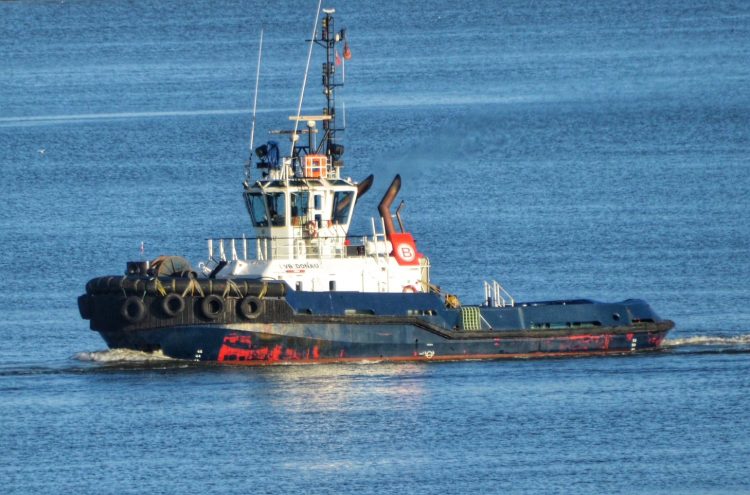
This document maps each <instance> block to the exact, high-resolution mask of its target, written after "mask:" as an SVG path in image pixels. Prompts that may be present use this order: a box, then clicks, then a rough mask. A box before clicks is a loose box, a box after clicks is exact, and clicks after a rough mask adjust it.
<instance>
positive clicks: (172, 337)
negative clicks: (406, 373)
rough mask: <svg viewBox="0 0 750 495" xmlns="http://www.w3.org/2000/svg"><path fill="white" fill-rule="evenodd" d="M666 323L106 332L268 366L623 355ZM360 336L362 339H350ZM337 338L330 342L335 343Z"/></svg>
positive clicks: (653, 343) (185, 354) (142, 346)
mask: <svg viewBox="0 0 750 495" xmlns="http://www.w3.org/2000/svg"><path fill="white" fill-rule="evenodd" d="M668 328H670V326H669V325H668V324H660V325H650V326H647V327H643V328H641V329H607V330H605V331H603V332H602V331H600V332H599V333H592V332H586V331H582V332H577V333H572V334H567V335H565V334H562V333H560V334H558V335H545V336H535V335H526V336H521V335H514V336H511V335H499V336H496V337H492V338H486V337H485V338H479V337H474V338H461V339H445V338H442V337H437V336H436V335H435V334H434V333H431V332H429V331H428V330H425V329H421V328H418V327H414V326H406V325H367V324H358V325H356V326H353V327H348V326H346V325H341V324H317V325H303V324H291V325H290V324H283V325H282V324H268V325H260V324H239V325H230V326H225V325H211V326H188V327H169V328H161V329H148V330H137V331H132V332H101V334H102V336H103V337H104V339H105V340H106V342H107V344H108V345H109V346H110V347H111V348H128V349H136V350H142V351H152V350H160V351H161V352H163V353H164V355H166V356H169V357H173V358H177V359H186V360H192V361H217V362H223V363H232V364H246V365H264V364H280V363H316V362H317V363H331V362H351V361H367V360H378V361H381V360H382V361H446V360H451V361H453V360H466V359H503V358H506V359H507V358H539V357H565V356H581V355H596V354H626V353H633V352H641V351H649V350H651V351H653V350H656V349H658V348H659V346H660V345H661V342H662V340H663V338H664V337H665V335H666V334H667V331H668ZM354 334H357V335H358V336H359V338H358V339H357V338H353V335H354ZM332 337H333V339H332Z"/></svg>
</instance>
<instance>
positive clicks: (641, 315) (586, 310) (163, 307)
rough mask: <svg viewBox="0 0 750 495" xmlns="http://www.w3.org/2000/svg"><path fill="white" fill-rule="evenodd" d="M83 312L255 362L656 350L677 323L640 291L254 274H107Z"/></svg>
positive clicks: (163, 348) (142, 339) (108, 323)
mask: <svg viewBox="0 0 750 495" xmlns="http://www.w3.org/2000/svg"><path fill="white" fill-rule="evenodd" d="M79 309H80V311H81V315H82V317H83V318H85V319H88V320H90V322H91V323H90V325H91V329H92V330H95V331H97V332H99V333H100V334H101V335H102V337H103V338H104V340H105V341H106V342H107V345H108V346H109V347H110V348H125V349H133V350H138V351H144V352H153V351H160V352H162V353H163V354H164V355H166V356H169V357H172V358H177V359H185V360H191V361H211V362H222V363H235V364H251V365H252V364H279V363H326V362H347V361H365V360H378V361H380V360H382V361H404V360H409V361H440V360H462V359H502V358H519V357H561V356H580V355H589V354H590V355H596V354H622V353H634V352H641V351H652V350H655V349H658V348H659V346H660V345H661V343H662V340H663V339H664V337H665V336H666V334H667V332H668V331H669V330H670V329H671V328H672V327H673V326H674V324H673V323H672V322H671V321H669V320H662V319H661V318H659V317H658V315H656V313H655V312H654V311H653V310H652V309H651V307H650V306H649V305H648V304H647V303H646V302H645V301H642V300H637V299H631V300H626V301H622V302H617V303H603V302H597V301H592V300H587V299H577V300H560V301H546V302H530V303H519V304H515V305H510V306H503V307H492V306H487V305H483V306H461V307H457V308H449V307H446V304H445V303H444V301H443V300H442V299H441V298H440V297H439V296H438V295H436V294H427V293H357V292H303V291H294V290H292V289H291V288H290V287H289V286H288V285H286V284H284V283H283V282H261V281H257V280H252V279H246V280H240V279H233V280H227V279H218V280H217V279H202V280H197V279H181V278H170V277H164V278H153V277H152V278H149V277H138V276H125V277H100V278H97V279H93V280H91V281H90V282H89V283H88V284H87V287H86V294H84V295H82V296H81V297H80V298H79Z"/></svg>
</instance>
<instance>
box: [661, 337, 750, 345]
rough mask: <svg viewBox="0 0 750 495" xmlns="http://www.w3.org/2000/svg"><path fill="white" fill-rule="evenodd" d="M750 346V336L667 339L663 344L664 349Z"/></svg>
mask: <svg viewBox="0 0 750 495" xmlns="http://www.w3.org/2000/svg"><path fill="white" fill-rule="evenodd" d="M747 345H750V334H744V335H732V336H720V335H695V336H692V337H683V338H667V339H665V340H664V342H663V343H662V346H664V347H686V346H724V347H733V346H747Z"/></svg>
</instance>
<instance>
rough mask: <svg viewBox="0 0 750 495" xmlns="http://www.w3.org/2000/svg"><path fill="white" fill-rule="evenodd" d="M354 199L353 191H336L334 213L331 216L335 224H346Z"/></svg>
mask: <svg viewBox="0 0 750 495" xmlns="http://www.w3.org/2000/svg"><path fill="white" fill-rule="evenodd" d="M353 199H354V192H353V191H336V194H334V196H333V213H332V214H331V219H332V220H333V223H335V224H336V223H337V224H345V223H346V222H347V221H348V220H349V212H350V211H351V209H352V203H353Z"/></svg>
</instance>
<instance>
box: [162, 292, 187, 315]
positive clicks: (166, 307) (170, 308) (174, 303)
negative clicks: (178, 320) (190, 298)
mask: <svg viewBox="0 0 750 495" xmlns="http://www.w3.org/2000/svg"><path fill="white" fill-rule="evenodd" d="M184 309H185V299H183V298H182V296H181V295H179V294H175V293H174V292H173V293H171V294H167V295H166V296H164V298H163V299H162V300H161V310H162V311H163V312H164V314H165V315H167V316H169V317H173V316H177V315H178V314H180V313H182V311H183V310H184Z"/></svg>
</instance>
